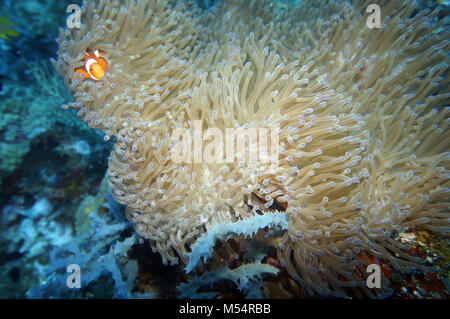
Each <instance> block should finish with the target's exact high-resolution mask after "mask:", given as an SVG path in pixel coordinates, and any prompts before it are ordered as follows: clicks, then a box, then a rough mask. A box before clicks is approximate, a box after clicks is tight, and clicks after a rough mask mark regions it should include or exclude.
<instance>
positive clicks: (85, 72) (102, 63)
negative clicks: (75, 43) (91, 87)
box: [75, 48, 108, 81]
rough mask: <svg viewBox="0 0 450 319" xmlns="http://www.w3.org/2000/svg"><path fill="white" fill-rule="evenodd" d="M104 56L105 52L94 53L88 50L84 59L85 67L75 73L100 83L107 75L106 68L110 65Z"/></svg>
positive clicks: (97, 51) (96, 51)
mask: <svg viewBox="0 0 450 319" xmlns="http://www.w3.org/2000/svg"><path fill="white" fill-rule="evenodd" d="M104 56H105V52H104V51H102V50H95V51H94V52H92V51H91V49H89V48H86V51H85V52H84V58H83V62H84V66H83V67H82V68H77V69H75V71H77V72H78V74H79V75H80V76H84V77H85V78H86V79H93V80H95V81H100V80H101V79H102V78H103V76H104V75H105V72H106V67H107V65H108V63H107V62H106V59H105V58H104Z"/></svg>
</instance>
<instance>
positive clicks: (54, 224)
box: [0, 0, 450, 298]
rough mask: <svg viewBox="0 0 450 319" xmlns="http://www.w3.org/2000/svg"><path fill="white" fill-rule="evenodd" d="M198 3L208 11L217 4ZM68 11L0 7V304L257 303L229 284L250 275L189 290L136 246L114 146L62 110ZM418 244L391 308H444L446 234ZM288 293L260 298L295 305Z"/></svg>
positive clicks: (58, 3) (16, 4) (248, 290)
mask: <svg viewBox="0 0 450 319" xmlns="http://www.w3.org/2000/svg"><path fill="white" fill-rule="evenodd" d="M217 1H221V0H217ZM197 2H198V4H199V5H200V7H201V8H202V9H203V10H209V9H210V7H211V6H213V5H214V2H215V0H203V1H201V0H198V1H197ZM274 2H275V1H274ZM277 2H278V4H279V6H278V8H282V7H286V6H287V7H288V6H290V5H292V3H294V2H295V1H288V0H285V1H281V0H280V1H277ZM71 3H76V4H79V5H81V1H75V0H21V1H15V0H0V8H1V12H0V60H1V64H0V185H1V186H0V187H1V191H0V233H1V236H0V298H180V297H208V298H210V297H216V298H244V297H247V298H262V297H263V294H262V292H261V289H260V288H261V286H260V285H261V282H257V281H256V282H254V283H252V284H249V285H248V286H247V287H245V289H239V288H242V287H238V285H237V284H236V282H237V281H239V279H241V278H246V277H248V276H250V275H249V274H239V275H238V276H239V278H237V279H236V278H232V277H230V278H227V277H226V276H222V277H220V276H219V277H217V278H208V279H201V280H200V279H195V278H194V279H192V278H191V279H189V280H188V278H187V277H186V274H185V273H184V271H183V267H182V266H181V265H177V266H164V265H163V263H162V260H161V257H160V255H159V254H158V253H154V252H152V250H151V249H150V247H149V245H148V243H146V242H143V241H140V240H139V239H138V237H137V235H136V234H135V232H134V230H133V227H132V225H131V224H130V223H129V222H128V221H127V220H126V218H125V212H124V207H123V206H121V205H119V204H118V203H116V202H115V200H114V199H113V198H112V195H111V190H110V189H109V187H108V185H107V183H106V178H105V173H106V169H107V160H108V156H109V153H110V152H111V150H112V146H113V142H112V141H104V139H103V137H104V134H103V133H102V132H100V131H97V130H92V129H89V128H88V126H87V125H86V124H85V123H84V122H83V121H80V120H79V119H78V118H77V115H76V111H74V110H62V109H61V105H65V104H68V103H70V102H72V101H73V98H72V96H71V94H70V92H69V89H68V88H67V87H66V86H65V85H64V81H63V79H62V78H61V77H60V75H59V74H58V73H57V72H56V70H55V69H54V67H53V66H52V64H51V63H50V61H49V59H50V58H54V57H55V56H56V51H57V49H58V47H57V43H56V42H55V38H56V37H57V36H58V29H59V28H60V27H61V26H63V25H64V23H65V21H66V19H67V17H68V15H69V13H66V7H67V6H68V5H69V4H71ZM422 5H423V7H424V8H425V7H427V8H435V7H438V6H439V7H440V8H441V10H442V18H443V19H448V4H447V2H446V1H423V2H422ZM420 236H422V237H420ZM417 241H418V242H420V243H421V244H420V245H418V247H417V249H418V250H420V253H421V255H422V256H423V257H424V258H428V259H429V260H430V262H431V263H433V265H434V266H437V267H439V268H440V271H438V272H437V273H436V274H434V275H433V277H427V278H424V277H423V275H422V274H420V273H416V274H414V273H413V274H410V275H408V276H403V275H402V276H401V275H400V274H398V273H395V272H391V273H390V274H389V276H390V280H391V282H392V286H393V287H394V291H393V294H392V295H391V296H390V298H449V294H450V290H449V288H450V286H449V285H450V282H449V271H450V268H449V262H450V255H449V253H450V245H449V238H448V236H440V237H439V236H430V235H429V234H426V233H423V234H419V239H418V240H417ZM69 259H70V260H73V261H74V262H76V263H77V264H78V265H80V267H81V269H82V271H83V273H82V274H83V275H82V276H83V277H82V278H83V279H82V280H83V283H88V284H87V285H83V287H82V288H81V289H68V288H67V286H66V278H67V274H66V273H65V272H64V269H65V267H66V266H67V263H68V262H67V261H68V260H69ZM222 275H223V274H222ZM233 276H236V274H234V275H233ZM269 276H270V275H269ZM421 276H422V277H421ZM224 278H225V279H224ZM272 280H274V279H273V278H272ZM210 283H211V285H209V284H210ZM205 284H208V285H209V287H206V288H204V289H203V293H199V292H201V291H202V289H200V290H198V288H200V287H201V286H203V285H205ZM208 285H207V286H208ZM287 290H288V291H287V292H286V291H281V290H276V289H273V290H272V291H271V295H270V296H271V297H274V298H287V297H305V296H302V295H301V294H299V293H296V292H295V291H289V289H287Z"/></svg>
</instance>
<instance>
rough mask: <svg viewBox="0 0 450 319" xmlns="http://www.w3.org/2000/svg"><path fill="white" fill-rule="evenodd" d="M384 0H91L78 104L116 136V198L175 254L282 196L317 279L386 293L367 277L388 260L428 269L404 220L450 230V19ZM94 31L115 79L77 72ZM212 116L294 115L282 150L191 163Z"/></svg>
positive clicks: (67, 59) (72, 80)
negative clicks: (187, 151) (375, 21)
mask: <svg viewBox="0 0 450 319" xmlns="http://www.w3.org/2000/svg"><path fill="white" fill-rule="evenodd" d="M369 3H370V2H359V1H355V3H354V4H353V5H350V4H349V3H348V2H341V1H317V2H314V3H311V2H306V1H301V2H300V3H299V5H298V7H296V8H295V9H292V10H289V11H287V10H281V11H280V10H274V9H273V7H272V4H271V3H270V2H269V1H238V0H233V1H221V2H219V4H217V5H216V6H215V7H213V8H212V9H211V10H210V11H202V10H200V9H198V8H197V7H196V6H195V5H194V4H192V3H190V2H189V1H163V0H149V1H138V2H136V1H127V2H126V3H125V4H120V3H119V2H118V1H112V0H99V1H95V2H91V1H87V2H86V3H85V4H84V5H83V8H82V26H81V28H80V29H72V30H67V29H66V30H61V31H60V37H59V40H58V42H59V55H58V60H57V61H55V65H56V67H57V69H58V70H59V72H60V74H61V75H62V76H63V77H64V78H65V81H66V84H67V85H68V86H69V87H70V89H71V91H72V93H73V96H74V98H75V100H76V101H75V102H74V103H72V104H69V105H67V106H65V107H71V108H74V109H77V110H78V115H79V117H80V118H81V119H82V120H84V121H85V122H86V123H88V125H89V126H90V127H92V128H98V129H101V130H103V131H104V132H105V134H106V136H105V138H106V139H109V137H111V136H114V137H115V138H116V143H115V147H114V150H113V152H112V153H111V157H110V160H109V170H108V176H109V179H110V185H111V187H112V188H113V194H114V197H115V199H116V200H117V201H118V202H120V203H122V204H125V205H126V207H127V217H128V219H129V220H130V221H131V222H132V223H133V225H134V227H135V230H136V232H137V233H138V234H139V235H140V236H141V237H142V238H145V239H148V240H149V242H150V245H151V247H152V248H153V249H154V251H158V252H159V253H160V254H161V256H162V258H163V261H164V263H168V262H170V263H172V264H176V263H178V262H179V261H180V259H181V262H183V263H187V261H188V260H187V259H188V252H189V251H190V247H191V246H192V245H193V243H195V241H196V239H197V238H198V237H199V236H201V235H202V234H203V233H205V232H208V230H209V229H210V228H211V227H212V226H214V225H217V224H221V223H229V222H236V221H239V220H245V219H248V218H252V217H253V216H256V215H258V214H262V213H271V212H282V213H284V214H286V216H287V218H288V221H289V227H288V230H287V231H285V232H284V233H283V234H282V235H281V236H279V237H277V238H267V242H268V243H270V244H272V245H274V246H275V247H276V248H277V255H278V259H279V261H280V262H281V264H282V266H283V267H285V268H286V270H287V271H288V273H289V274H290V276H291V277H292V278H294V279H295V280H296V281H297V282H298V283H300V284H301V285H302V286H303V287H305V289H306V290H307V291H308V293H310V294H313V293H314V292H317V293H319V294H321V295H324V296H326V295H333V296H347V295H348V294H349V292H348V289H349V288H350V289H353V291H354V292H353V293H354V294H356V295H357V296H361V294H365V295H368V296H374V295H379V296H383V295H384V294H385V293H387V292H388V290H387V289H386V288H385V286H386V285H383V287H384V288H381V289H378V290H371V289H369V288H368V287H367V286H366V281H365V276H366V274H367V273H366V267H367V266H368V265H369V264H370V263H374V262H379V261H380V260H382V261H384V262H388V263H390V264H391V265H392V266H393V267H394V268H396V269H399V270H402V271H408V270H410V269H411V268H412V267H416V268H419V269H425V268H424V266H423V265H421V261H420V260H419V259H417V258H416V257H414V256H411V255H410V254H409V253H408V248H409V247H408V245H405V244H403V243H401V242H400V241H398V240H396V239H395V237H394V235H395V234H397V233H401V232H404V231H405V230H408V229H413V228H416V227H417V228H424V229H427V230H429V231H433V232H448V226H449V214H448V184H449V175H448V165H449V159H450V157H449V153H448V152H447V151H448V148H449V140H448V138H447V134H448V123H449V121H448V112H449V108H448V106H447V105H448V101H449V93H448V92H447V91H446V89H447V88H448V77H447V76H446V74H447V72H448V54H447V51H448V49H449V41H448V38H449V34H448V30H446V29H445V28H442V22H440V21H439V20H438V19H437V11H433V12H430V11H429V10H421V9H420V7H419V6H418V5H417V4H416V3H415V2H413V1H381V3H380V4H379V6H380V8H381V10H382V21H381V26H380V28H372V29H371V28H369V27H368V26H367V25H366V19H367V18H368V13H366V12H365V8H366V7H367V5H368V4H369ZM86 47H95V48H101V49H102V50H104V52H105V56H106V58H107V60H108V61H109V66H108V71H107V73H106V74H105V76H104V77H103V79H102V81H99V82H93V81H79V80H78V79H77V78H76V74H75V71H74V70H75V69H76V68H78V67H80V61H81V59H82V54H83V51H84V49H85V48H86ZM195 121H200V123H201V126H202V129H203V130H207V129H209V128H218V129H219V130H222V131H223V132H225V130H226V128H234V129H238V128H249V127H255V128H264V129H267V130H268V131H272V130H274V131H277V132H278V141H279V144H278V145H279V154H278V155H279V156H278V157H277V158H271V161H270V162H269V164H270V165H269V164H268V163H267V162H255V163H247V162H245V160H243V158H242V157H243V156H245V154H244V155H243V154H233V158H232V160H231V161H222V162H220V161H219V162H217V161H216V162H212V163H206V162H205V161H197V162H195V161H194V162H193V163H191V162H190V163H181V164H177V163H175V162H174V160H173V158H172V156H173V154H174V146H175V145H176V142H177V141H176V140H174V139H173V138H172V137H173V132H174V130H176V129H177V128H178V129H179V128H186V129H191V130H192V129H194V123H195ZM191 133H192V131H191ZM250 144H251V143H247V144H246V151H247V152H250V151H251V145H250ZM202 151H203V150H202V149H199V148H198V147H197V146H195V145H194V149H193V150H192V152H193V153H192V154H194V157H195V154H196V152H202ZM216 154H217V153H216ZM421 267H422V268H421ZM362 274H364V275H362ZM384 281H385V279H384ZM384 281H383V282H384ZM384 283H385V282H384Z"/></svg>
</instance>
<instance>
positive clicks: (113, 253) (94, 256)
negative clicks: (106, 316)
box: [27, 183, 154, 298]
mask: <svg viewBox="0 0 450 319" xmlns="http://www.w3.org/2000/svg"><path fill="white" fill-rule="evenodd" d="M106 185H107V184H106V183H103V184H102V187H101V188H100V192H99V193H98V194H97V195H96V196H95V197H86V198H85V200H84V201H83V203H82V204H81V205H80V209H79V212H78V213H77V216H78V215H80V214H81V215H84V216H87V220H85V221H84V223H85V224H86V225H85V226H84V227H82V226H81V225H79V226H78V227H76V234H74V236H71V237H70V239H69V240H68V241H66V242H64V243H58V242H57V241H52V244H53V245H54V246H55V247H54V248H53V249H51V250H50V252H49V260H48V264H47V266H45V267H44V266H41V267H43V268H44V271H45V274H44V275H43V276H42V277H43V278H45V279H44V280H43V283H42V284H41V285H38V286H36V287H32V288H31V289H30V290H29V292H28V294H27V296H28V297H29V298H69V297H70V298H89V297H90V296H91V295H92V294H93V297H96V298H100V297H108V296H109V297H114V298H141V297H145V298H153V297H154V295H153V294H152V293H145V294H140V293H135V292H134V285H135V280H136V277H137V273H138V265H137V262H136V261H135V260H131V259H129V258H128V257H127V252H128V250H129V249H130V247H131V246H132V245H133V244H134V243H135V242H136V236H135V235H132V236H130V237H128V238H123V237H122V235H121V233H123V231H124V230H126V229H127V227H129V224H128V222H126V221H125V220H122V221H118V220H115V219H114V217H113V216H114V215H115V214H114V213H113V210H114V209H117V206H111V207H110V206H109V205H108V204H107V207H108V210H109V211H110V212H111V214H110V215H102V214H101V213H100V208H101V207H102V206H103V201H104V199H105V197H107V196H108V195H107V194H108V188H107V186H106ZM88 208H90V209H88ZM78 220H79V219H78ZM70 264H77V265H78V266H80V269H81V284H82V287H81V289H69V288H67V285H66V280H67V276H68V274H67V273H66V267H67V266H68V265H70ZM105 283H106V286H108V285H111V287H109V288H108V287H105V288H104V290H105V291H104V292H103V293H98V292H97V293H93V292H92V291H94V292H95V291H96V290H98V289H102V287H101V285H103V284H105ZM111 291H113V292H112V295H109V294H111Z"/></svg>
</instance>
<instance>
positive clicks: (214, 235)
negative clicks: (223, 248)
mask: <svg viewBox="0 0 450 319" xmlns="http://www.w3.org/2000/svg"><path fill="white" fill-rule="evenodd" d="M275 226H277V227H279V228H280V229H281V230H287V229H288V220H287V216H286V215H285V214H282V213H272V214H271V213H266V214H263V215H256V216H253V217H250V218H248V219H245V220H240V221H237V222H234V223H224V224H216V225H214V226H212V227H211V228H209V229H208V232H207V233H205V234H203V235H201V236H200V237H199V238H198V239H197V241H196V242H195V243H194V244H193V245H191V247H190V249H191V252H189V253H188V254H187V255H188V260H189V262H188V264H187V265H186V268H185V269H186V272H187V273H189V272H191V270H192V269H193V268H194V267H195V266H196V265H197V262H198V261H199V260H200V259H201V258H203V260H204V261H206V259H207V257H208V256H209V254H210V253H211V252H212V248H213V246H214V244H215V242H216V240H219V239H222V240H226V239H228V238H231V237H232V236H244V237H253V236H254V235H255V234H256V233H257V232H258V230H260V229H262V228H266V227H268V228H272V227H275Z"/></svg>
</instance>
